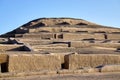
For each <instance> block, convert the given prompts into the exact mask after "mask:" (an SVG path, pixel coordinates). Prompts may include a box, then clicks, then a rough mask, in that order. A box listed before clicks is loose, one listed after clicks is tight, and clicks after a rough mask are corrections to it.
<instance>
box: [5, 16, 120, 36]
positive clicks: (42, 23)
mask: <svg viewBox="0 0 120 80" xmlns="http://www.w3.org/2000/svg"><path fill="white" fill-rule="evenodd" d="M67 28H68V30H67ZM72 28H73V31H75V28H76V29H78V32H79V31H83V32H84V31H90V29H93V28H94V29H93V31H94V32H119V30H117V29H111V27H106V26H102V25H98V24H95V23H92V22H89V21H86V20H83V19H74V18H40V19H36V20H32V21H30V22H28V23H26V24H24V25H22V26H20V27H19V28H17V29H15V30H13V31H11V32H8V33H7V34H4V35H3V37H5V36H7V37H12V36H14V35H15V34H24V33H31V32H65V31H69V30H70V29H71V30H70V32H73V31H72ZM96 28H100V30H96ZM103 28H105V30H104V29H103ZM79 29H81V30H79ZM101 29H103V30H101ZM109 30H110V31H109Z"/></svg>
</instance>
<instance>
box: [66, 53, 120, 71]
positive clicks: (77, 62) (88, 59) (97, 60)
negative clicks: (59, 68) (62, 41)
mask: <svg viewBox="0 0 120 80" xmlns="http://www.w3.org/2000/svg"><path fill="white" fill-rule="evenodd" d="M109 64H120V55H114V54H71V55H67V56H65V67H66V69H80V68H84V67H97V66H101V65H109Z"/></svg>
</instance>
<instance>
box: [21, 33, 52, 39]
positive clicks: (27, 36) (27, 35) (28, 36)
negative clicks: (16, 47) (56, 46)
mask: <svg viewBox="0 0 120 80" xmlns="http://www.w3.org/2000/svg"><path fill="white" fill-rule="evenodd" d="M23 37H24V38H41V39H46V38H54V36H53V34H52V33H45V34H44V33H40V34H24V35H23Z"/></svg>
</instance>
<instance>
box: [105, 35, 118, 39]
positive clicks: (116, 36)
mask: <svg viewBox="0 0 120 80" xmlns="http://www.w3.org/2000/svg"><path fill="white" fill-rule="evenodd" d="M107 37H108V39H112V40H120V34H107Z"/></svg>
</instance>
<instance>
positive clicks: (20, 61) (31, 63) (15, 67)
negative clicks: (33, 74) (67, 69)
mask: <svg viewBox="0 0 120 80" xmlns="http://www.w3.org/2000/svg"><path fill="white" fill-rule="evenodd" d="M58 69H61V58H60V57H58V56H55V55H42V54H19V55H17V54H13V55H9V65H8V71H9V72H26V71H40V70H58Z"/></svg>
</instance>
